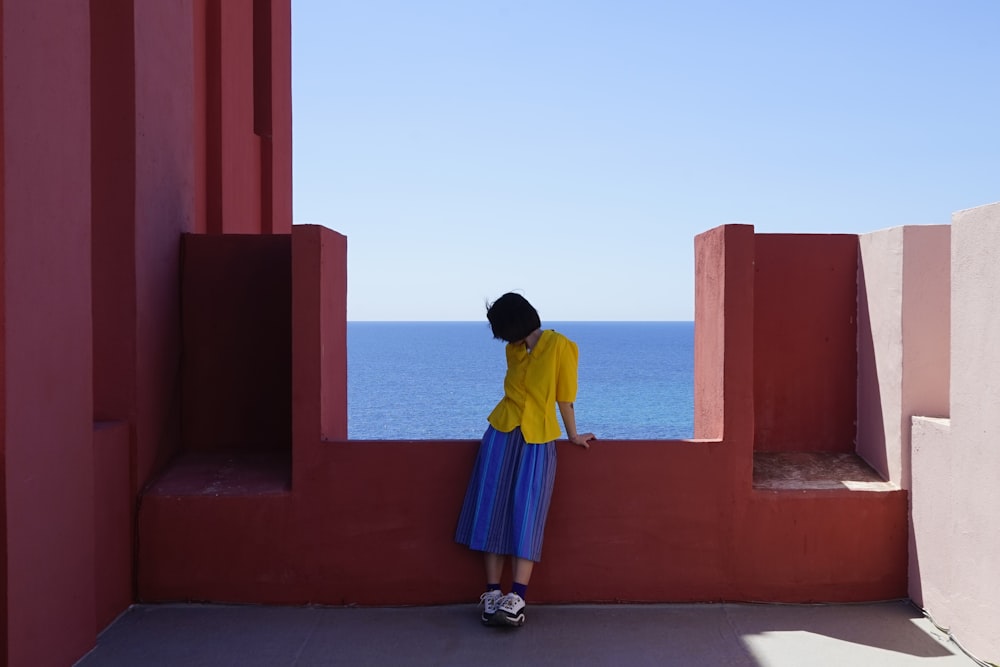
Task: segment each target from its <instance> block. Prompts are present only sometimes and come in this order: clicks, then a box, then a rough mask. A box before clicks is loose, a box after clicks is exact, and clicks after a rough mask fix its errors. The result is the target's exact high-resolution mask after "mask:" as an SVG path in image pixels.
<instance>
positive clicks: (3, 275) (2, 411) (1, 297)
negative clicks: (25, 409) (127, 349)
mask: <svg viewBox="0 0 1000 667" xmlns="http://www.w3.org/2000/svg"><path fill="white" fill-rule="evenodd" d="M3 7H4V3H3V2H0V56H2V55H5V54H6V53H7V49H6V46H5V42H4V32H5V31H4V30H3V26H4V25H5V24H4V21H3V19H4V9H3ZM5 69H6V67H3V66H2V64H0V269H2V270H0V380H2V381H0V434H3V437H0V605H2V607H0V609H2V610H3V617H4V618H6V617H7V615H8V605H7V599H8V598H7V572H8V569H7V543H8V540H7V382H6V380H7V373H6V371H5V370H4V369H6V368H7V301H6V294H7V270H6V268H7V243H6V237H7V191H6V187H7V178H6V164H7V151H6V150H5V147H4V146H5V141H4V137H5V136H6V134H7V131H6V127H7V122H6V116H7V113H6V111H5V110H6V108H7V106H6V104H4V97H5V91H6V89H7V88H6V84H5V82H4V70H5ZM7 626H8V623H7V622H6V621H4V620H0V646H7V645H8V641H7ZM6 664H7V651H2V652H0V665H6Z"/></svg>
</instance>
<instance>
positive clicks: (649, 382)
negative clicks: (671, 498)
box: [347, 321, 694, 440]
mask: <svg viewBox="0 0 1000 667" xmlns="http://www.w3.org/2000/svg"><path fill="white" fill-rule="evenodd" d="M543 327H545V328H548V329H555V330H557V331H559V332H561V333H563V334H565V335H567V336H569V337H570V338H571V339H573V340H574V341H576V343H577V345H578V346H579V348H580V367H579V379H580V382H579V392H578V395H577V401H576V413H577V421H578V426H579V429H580V430H581V431H592V432H594V433H595V434H596V435H597V436H598V438H606V439H646V438H650V439H676V438H690V437H691V435H692V432H693V428H694V427H693V416H694V403H693V400H694V399H693V387H694V380H693V373H694V369H693V364H694V323H693V322H545V323H543ZM347 339H348V343H347V354H348V392H347V394H348V401H347V409H348V435H349V436H350V437H351V438H352V439H363V440H365V439H391V440H395V439H410V438H416V439H429V438H434V439H450V438H460V439H469V438H471V439H478V438H479V437H481V436H482V433H483V430H484V429H485V428H486V416H487V415H488V414H489V413H490V411H491V410H492V409H493V406H494V405H496V402H497V401H498V400H499V399H500V397H501V396H502V394H503V375H504V349H503V343H502V342H500V341H496V340H493V338H492V336H491V334H490V329H489V325H488V324H487V323H486V322H485V321H484V322H481V323H480V322H349V323H348V325H347Z"/></svg>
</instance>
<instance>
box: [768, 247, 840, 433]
mask: <svg viewBox="0 0 1000 667" xmlns="http://www.w3.org/2000/svg"><path fill="white" fill-rule="evenodd" d="M754 256H755V270H754V277H753V299H754V320H753V340H754V361H753V374H754V375H753V376H754V385H753V395H754V425H755V449H757V450H758V451H834V452H853V451H854V441H855V430H856V429H855V415H856V412H857V292H858V289H857V275H858V239H857V237H856V236H853V235H846V234H841V235H803V234H798V235H792V234H774V235H771V234H758V235H757V237H756V247H755V254H754Z"/></svg>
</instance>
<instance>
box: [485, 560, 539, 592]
mask: <svg viewBox="0 0 1000 667" xmlns="http://www.w3.org/2000/svg"><path fill="white" fill-rule="evenodd" d="M504 559H505V557H504V556H503V555H501V554H491V553H487V554H486V555H485V556H484V557H483V561H484V562H485V564H486V583H487V584H499V583H500V576H501V575H502V574H503V562H504ZM529 574H530V573H529Z"/></svg>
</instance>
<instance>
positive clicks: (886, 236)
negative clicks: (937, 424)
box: [857, 225, 951, 489]
mask: <svg viewBox="0 0 1000 667" xmlns="http://www.w3.org/2000/svg"><path fill="white" fill-rule="evenodd" d="M950 242H951V229H950V228H949V227H948V226H947V225H927V226H909V227H896V228H893V229H887V230H883V231H879V232H872V233H870V234H863V235H862V236H861V237H860V266H859V279H858V283H859V288H858V289H859V295H858V317H859V328H858V350H859V352H858V356H859V358H858V446H857V451H858V454H860V455H861V456H862V457H863V458H864V459H865V460H866V461H868V463H869V464H871V465H872V467H874V468H875V469H876V470H878V471H879V472H880V473H881V474H882V476H883V477H885V479H887V480H889V481H891V482H894V483H896V484H899V485H900V486H901V487H902V488H904V489H909V488H910V480H911V470H910V420H911V418H912V417H913V416H914V415H923V416H930V417H938V416H944V415H947V414H948V373H949V350H948V346H949V326H950V317H949V313H950V285H951V283H950V279H949V267H950Z"/></svg>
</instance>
